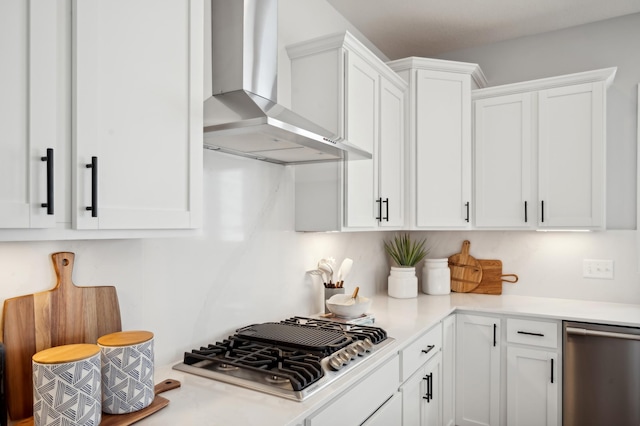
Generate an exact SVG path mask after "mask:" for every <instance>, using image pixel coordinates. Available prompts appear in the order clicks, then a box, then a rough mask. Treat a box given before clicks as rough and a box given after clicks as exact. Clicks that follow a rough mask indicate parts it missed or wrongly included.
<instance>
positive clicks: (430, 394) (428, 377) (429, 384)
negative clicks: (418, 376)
mask: <svg viewBox="0 0 640 426" xmlns="http://www.w3.org/2000/svg"><path fill="white" fill-rule="evenodd" d="M422 380H426V381H427V393H426V394H425V395H424V396H423V397H422V399H426V400H427V402H431V400H432V399H433V373H429V374H427V375H426V376H424V377H423V378H422Z"/></svg>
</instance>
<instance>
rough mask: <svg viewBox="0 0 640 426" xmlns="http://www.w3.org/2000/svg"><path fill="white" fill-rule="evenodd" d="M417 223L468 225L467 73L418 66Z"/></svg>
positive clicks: (437, 225) (416, 142) (469, 173)
mask: <svg viewBox="0 0 640 426" xmlns="http://www.w3.org/2000/svg"><path fill="white" fill-rule="evenodd" d="M415 90H416V93H415V96H416V118H415V120H416V129H415V131H416V140H415V144H416V146H415V156H414V157H413V159H412V161H414V162H415V164H413V166H412V167H413V168H414V169H415V178H416V184H415V185H416V194H415V197H416V212H415V215H416V226H417V227H418V228H468V227H469V215H468V214H467V212H468V211H469V210H468V207H469V204H468V203H470V202H471V83H470V77H469V76H468V75H462V74H457V73H446V72H438V71H427V70H418V71H417V77H416V89H415Z"/></svg>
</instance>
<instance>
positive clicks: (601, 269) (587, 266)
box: [582, 259, 613, 280]
mask: <svg viewBox="0 0 640 426" xmlns="http://www.w3.org/2000/svg"><path fill="white" fill-rule="evenodd" d="M582 276H583V277H584V278H600V279H607V280H612V279H613V260H610V259H584V260H583V262H582Z"/></svg>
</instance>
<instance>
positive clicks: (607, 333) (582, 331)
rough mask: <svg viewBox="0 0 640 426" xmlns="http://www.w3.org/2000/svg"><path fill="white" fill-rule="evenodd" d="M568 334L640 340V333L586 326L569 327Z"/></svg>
mask: <svg viewBox="0 0 640 426" xmlns="http://www.w3.org/2000/svg"><path fill="white" fill-rule="evenodd" d="M566 330H567V334H573V335H576V336H596V337H611V338H612V339H625V340H640V334H628V333H612V332H610V331H598V330H588V329H586V328H577V327H567V328H566Z"/></svg>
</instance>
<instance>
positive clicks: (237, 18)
mask: <svg viewBox="0 0 640 426" xmlns="http://www.w3.org/2000/svg"><path fill="white" fill-rule="evenodd" d="M211 15H212V17H211V34H212V40H211V41H212V43H211V44H212V77H213V81H212V87H213V97H211V98H209V99H207V100H206V101H205V103H204V145H205V148H209V149H214V150H221V151H224V152H228V153H232V154H237V155H242V156H246V157H251V158H256V159H259V160H264V161H269V162H272V163H278V164H300V163H311V162H322V161H339V160H343V159H346V160H358V159H370V158H371V153H368V152H366V151H363V150H362V149H360V148H358V147H356V146H353V145H351V144H349V143H348V142H347V141H345V140H335V139H334V138H335V135H334V134H332V133H331V132H329V131H328V130H326V129H324V128H322V127H320V126H318V125H316V124H315V123H312V122H311V121H309V120H307V119H306V118H304V117H302V116H300V115H298V114H296V113H294V112H293V111H291V110H289V109H287V108H285V107H283V106H282V105H279V104H278V103H277V102H276V98H277V91H278V86H277V69H278V38H277V34H278V2H277V0H212V2H211Z"/></svg>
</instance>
